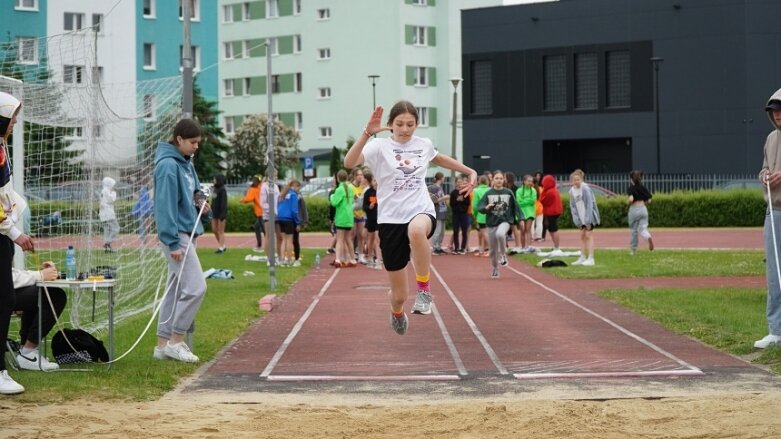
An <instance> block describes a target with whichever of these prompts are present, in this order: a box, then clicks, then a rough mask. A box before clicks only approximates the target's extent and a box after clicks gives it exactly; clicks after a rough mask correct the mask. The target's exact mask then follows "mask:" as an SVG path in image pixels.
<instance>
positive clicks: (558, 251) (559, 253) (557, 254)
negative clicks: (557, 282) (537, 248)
mask: <svg viewBox="0 0 781 439" xmlns="http://www.w3.org/2000/svg"><path fill="white" fill-rule="evenodd" d="M548 256H551V257H562V256H564V252H563V251H561V249H558V248H554V249H553V251H551V252H550V253H548Z"/></svg>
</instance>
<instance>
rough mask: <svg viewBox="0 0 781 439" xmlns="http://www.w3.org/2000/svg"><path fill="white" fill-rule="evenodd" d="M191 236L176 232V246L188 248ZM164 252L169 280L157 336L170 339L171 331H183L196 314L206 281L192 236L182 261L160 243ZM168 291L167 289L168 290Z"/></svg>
mask: <svg viewBox="0 0 781 439" xmlns="http://www.w3.org/2000/svg"><path fill="white" fill-rule="evenodd" d="M189 242H190V236H189V235H187V234H186V233H179V248H180V249H181V250H182V251H185V249H187V245H188V243H189ZM162 247H163V254H164V255H165V258H166V259H167V260H168V281H167V282H166V291H167V292H166V294H165V297H164V298H163V304H162V305H161V306H160V314H159V315H158V316H157V321H158V323H157V336H158V337H162V338H165V339H169V340H170V339H171V335H172V333H177V334H186V333H187V332H188V331H189V330H190V328H191V327H192V325H193V322H194V321H195V314H197V313H198V309H199V308H200V307H201V302H202V301H203V296H204V295H205V294H206V280H205V279H204V278H203V269H202V268H201V261H200V260H199V259H198V254H197V253H196V252H195V239H193V241H192V244H190V250H189V251H187V256H186V257H185V258H184V260H183V261H182V262H177V261H175V260H174V259H173V258H172V257H171V251H170V250H169V249H168V246H167V245H162ZM168 290H170V291H168Z"/></svg>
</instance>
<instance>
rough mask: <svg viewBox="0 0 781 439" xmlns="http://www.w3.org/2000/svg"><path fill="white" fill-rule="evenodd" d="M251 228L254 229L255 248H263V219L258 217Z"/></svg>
mask: <svg viewBox="0 0 781 439" xmlns="http://www.w3.org/2000/svg"><path fill="white" fill-rule="evenodd" d="M252 227H253V228H254V229H255V241H256V244H257V247H260V248H263V217H262V216H259V217H258V219H257V220H255V224H254V225H253V226H252Z"/></svg>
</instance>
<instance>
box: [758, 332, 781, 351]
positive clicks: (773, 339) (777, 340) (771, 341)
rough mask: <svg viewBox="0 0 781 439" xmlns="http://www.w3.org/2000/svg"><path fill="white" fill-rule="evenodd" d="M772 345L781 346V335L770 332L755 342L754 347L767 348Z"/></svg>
mask: <svg viewBox="0 0 781 439" xmlns="http://www.w3.org/2000/svg"><path fill="white" fill-rule="evenodd" d="M770 346H781V335H773V334H768V335H766V336H764V337H763V338H762V340H757V341H756V342H754V347H755V348H757V349H765V348H768V347H770Z"/></svg>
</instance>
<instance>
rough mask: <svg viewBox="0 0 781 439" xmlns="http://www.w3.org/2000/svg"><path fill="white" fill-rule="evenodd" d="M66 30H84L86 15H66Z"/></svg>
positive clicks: (74, 13)
mask: <svg viewBox="0 0 781 439" xmlns="http://www.w3.org/2000/svg"><path fill="white" fill-rule="evenodd" d="M64 28H65V30H70V31H77V30H82V29H84V14H79V13H76V12H66V13H65V27H64Z"/></svg>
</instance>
